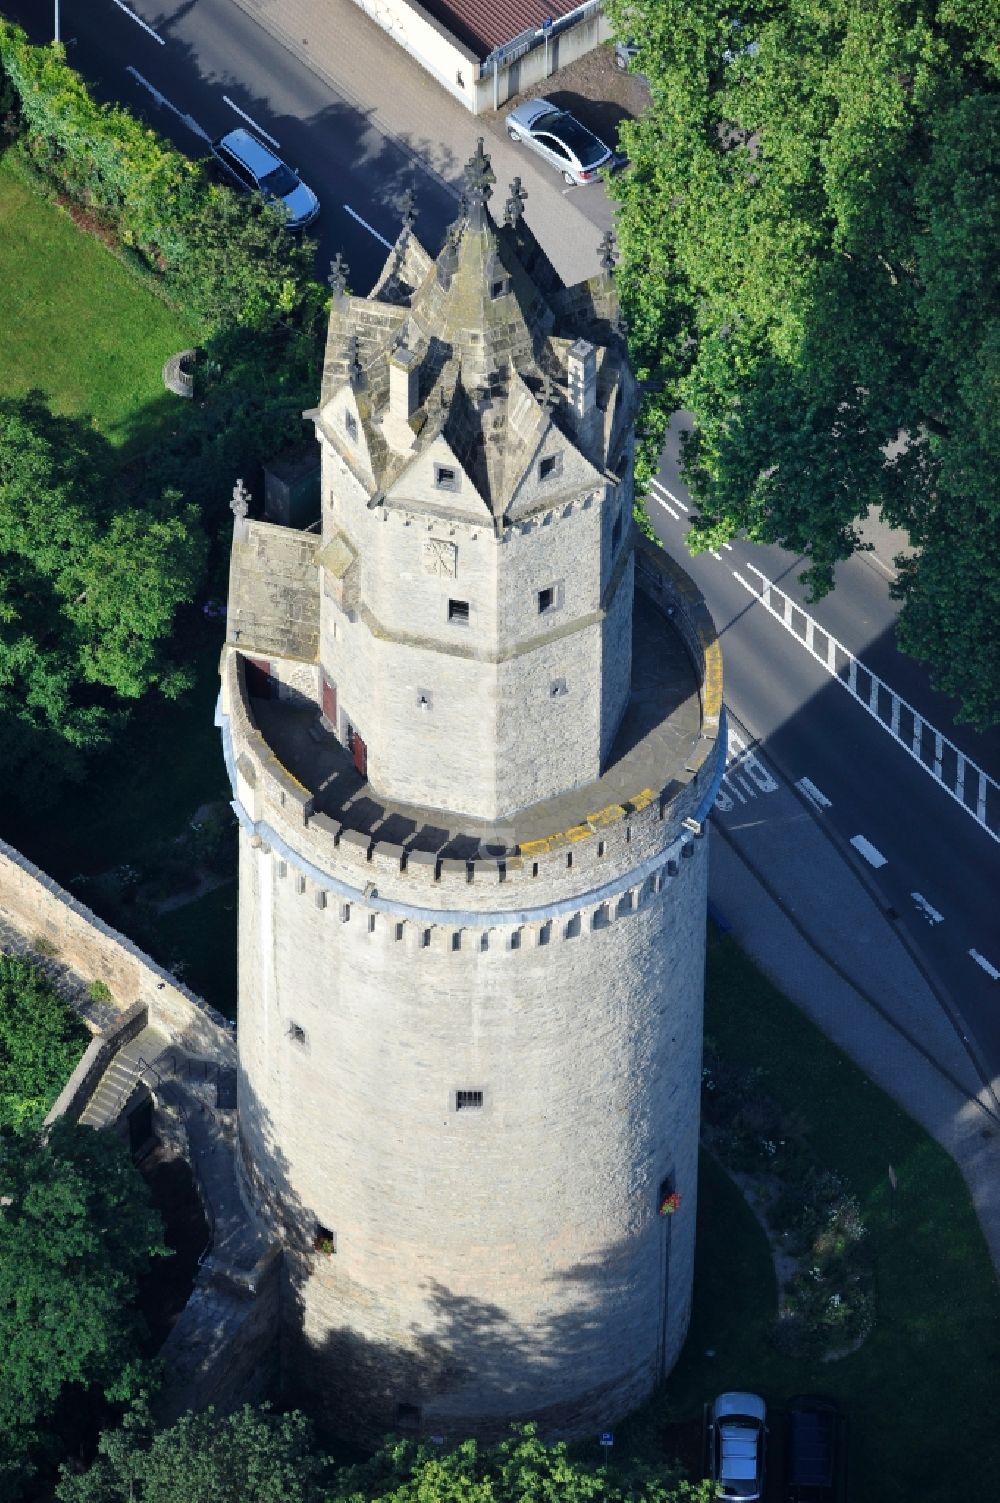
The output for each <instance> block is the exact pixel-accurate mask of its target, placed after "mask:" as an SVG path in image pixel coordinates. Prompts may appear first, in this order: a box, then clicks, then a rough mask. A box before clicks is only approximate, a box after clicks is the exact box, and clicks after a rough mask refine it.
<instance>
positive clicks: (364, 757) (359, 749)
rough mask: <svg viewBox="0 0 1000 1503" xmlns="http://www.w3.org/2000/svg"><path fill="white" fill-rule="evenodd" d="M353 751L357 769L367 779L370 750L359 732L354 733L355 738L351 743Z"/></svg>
mask: <svg viewBox="0 0 1000 1503" xmlns="http://www.w3.org/2000/svg"><path fill="white" fill-rule="evenodd" d="M351 751H352V752H353V753H354V765H355V767H356V768H357V770H358V772H359V773H360V774H361V776H362V777H363V778H366V777H367V776H368V748H367V746H366V745H365V743H364V742H363V741H362V739H361V737H360V736H359V735H358V733H357V731H355V732H354V737H353V740H352V741H351Z"/></svg>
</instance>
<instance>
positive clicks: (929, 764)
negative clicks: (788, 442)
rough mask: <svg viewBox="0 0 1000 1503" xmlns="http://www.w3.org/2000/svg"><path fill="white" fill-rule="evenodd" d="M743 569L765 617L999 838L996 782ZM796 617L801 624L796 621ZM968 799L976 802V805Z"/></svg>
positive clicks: (781, 595)
mask: <svg viewBox="0 0 1000 1503" xmlns="http://www.w3.org/2000/svg"><path fill="white" fill-rule="evenodd" d="M746 568H747V570H748V572H749V573H751V574H755V575H756V576H757V578H758V579H759V580H760V584H759V586H758V585H756V584H751V583H750V582H749V581H748V580H746V579H745V578H744V577H743V575H742V574H741V573H740V572H739V570H738V569H733V570H732V575H733V578H734V579H735V580H736V581H737V583H739V584H741V585H742V586H743V588H744V589H745V590H746V591H747V593H748V594H750V595H752V596H753V597H754V599H755V600H757V601H759V602H760V604H761V605H762V606H763V607H764V609H765V610H766V611H767V613H768V615H770V616H773V617H774V619H775V621H777V622H779V623H780V624H781V625H782V626H783V627H784V628H785V630H786V631H787V632H788V633H789V635H790V636H792V637H794V638H795V640H796V642H798V643H799V645H800V646H802V647H804V648H805V649H806V651H807V652H808V653H809V654H810V656H811V657H812V658H814V659H815V661H816V662H817V663H819V664H820V666H821V667H822V668H825V669H826V671H827V673H829V674H830V676H831V678H833V679H835V680H836V682H837V683H838V684H840V685H841V687H842V688H844V689H846V690H847V692H848V694H850V695H851V697H852V699H854V700H855V701H856V702H857V703H858V704H859V705H861V707H862V709H864V710H866V711H867V712H868V714H869V715H871V716H872V718H873V719H874V720H876V721H877V722H878V724H879V725H880V726H881V727H882V729H883V730H885V731H888V733H889V735H890V736H891V737H892V739H893V740H894V741H895V742H896V745H897V746H901V747H902V748H903V750H904V751H905V752H908V753H909V755H910V756H911V757H912V758H913V760H914V761H915V762H916V763H917V764H918V765H919V766H920V767H922V768H923V769H924V771H925V772H926V773H928V774H929V776H930V777H932V778H933V779H934V781H935V782H936V783H937V784H938V786H939V787H941V788H943V789H944V791H945V792H946V793H947V794H948V795H949V797H951V798H953V799H954V800H955V802H956V803H957V804H958V805H959V806H960V807H961V808H963V809H964V810H965V812H966V814H970V815H971V816H972V818H973V819H974V820H975V821H976V823H977V824H978V825H980V826H981V828H982V829H984V830H985V831H986V833H987V834H988V835H990V836H991V837H992V839H993V840H996V841H1000V783H998V782H996V780H995V779H994V778H991V777H990V776H989V775H988V774H987V773H986V772H984V771H983V769H982V768H981V767H978V766H977V765H976V763H975V762H972V761H970V760H969V758H968V757H966V756H964V754H963V753H962V752H960V751H959V749H958V747H957V746H955V744H954V743H953V742H951V741H949V740H948V738H947V737H946V736H943V735H942V734H941V732H940V731H939V730H937V729H936V728H935V727H934V726H932V725H929V724H928V723H927V721H926V720H925V719H924V717H923V716H922V715H921V714H920V713H919V712H918V711H917V710H915V709H914V708H913V706H912V705H911V704H909V703H908V702H907V701H906V700H905V699H903V698H902V697H901V696H900V695H898V694H897V693H896V692H895V690H894V689H892V688H891V686H890V685H889V684H886V683H884V682H883V680H882V679H880V678H878V677H877V676H876V675H875V674H874V673H872V671H871V669H870V668H866V667H865V665H864V663H862V662H861V660H860V659H859V658H856V657H855V655H854V653H853V652H851V650H850V648H848V647H845V646H844V644H843V643H842V642H838V641H837V639H836V637H834V636H832V635H831V633H830V632H828V631H827V630H826V628H825V627H823V626H820V624H819V622H818V621H815V620H814V619H813V618H812V616H810V615H809V613H808V611H804V610H803V609H802V607H801V606H800V605H798V604H797V603H796V602H795V601H794V600H792V598H791V596H790V595H786V593H785V591H784V590H782V589H780V588H779V587H778V586H777V585H776V584H774V583H773V582H772V581H771V580H770V579H768V577H767V575H766V574H764V573H762V572H761V570H760V569H756V568H754V566H753V564H747V565H746ZM799 619H801V621H802V622H803V623H804V625H802V626H800V625H799V624H798V623H799ZM817 631H818V632H819V633H820V634H821V635H822V636H823V637H824V638H825V640H826V649H825V651H823V650H821V649H820V648H819V647H817V646H816V644H815V634H816V632H817ZM865 674H867V675H868V691H867V693H866V692H865V691H864V686H863V683H862V682H861V680H862V679H863V676H864V675H865ZM883 690H884V691H885V693H884V694H883V693H882V691H883ZM883 701H884V703H883ZM907 720H909V725H907V723H906V722H907ZM927 736H930V737H931V738H932V744H933V753H932V757H933V759H932V760H928V759H927V758H925V756H924V747H925V745H926V744H927V741H926V737H927ZM946 747H947V748H948V750H949V752H953V753H954V763H955V772H954V774H953V775H951V776H946V775H945V773H944V750H945V748H946ZM950 760H951V759H949V761H950ZM967 783H970V784H972V789H971V791H970V789H969V788H967ZM972 799H974V800H975V803H974V804H973V803H972Z"/></svg>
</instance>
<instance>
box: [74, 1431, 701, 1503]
mask: <svg viewBox="0 0 1000 1503" xmlns="http://www.w3.org/2000/svg"><path fill="white" fill-rule="evenodd" d="M99 1451H100V1454H99V1455H98V1458H97V1460H96V1461H95V1463H94V1465H93V1466H92V1467H90V1469H89V1470H88V1471H86V1472H84V1473H82V1474H76V1473H74V1472H72V1471H71V1470H70V1469H69V1468H65V1467H64V1469H63V1475H62V1481H61V1482H60V1484H59V1487H58V1489H57V1497H58V1499H59V1503H376V1500H377V1503H524V1500H526V1499H531V1500H535V1503H696V1500H698V1499H707V1498H708V1496H709V1493H708V1490H707V1489H706V1488H705V1487H692V1486H690V1485H689V1484H687V1483H684V1482H678V1480H677V1479H676V1477H673V1476H671V1475H670V1474H669V1472H668V1471H667V1470H665V1469H662V1468H661V1469H659V1470H653V1469H652V1468H643V1467H638V1468H633V1469H631V1470H624V1469H616V1471H615V1473H614V1474H613V1475H609V1473H608V1472H606V1471H604V1470H603V1469H601V1468H599V1467H596V1466H592V1465H587V1464H584V1463H582V1462H579V1461H574V1460H572V1459H571V1458H570V1456H569V1454H568V1453H567V1449H566V1447H565V1445H562V1444H556V1445H547V1444H546V1443H545V1442H544V1441H542V1440H540V1439H539V1438H538V1435H537V1434H536V1432H535V1430H534V1428H533V1427H531V1426H526V1427H525V1428H523V1429H520V1430H517V1431H516V1432H515V1433H514V1434H513V1435H512V1436H511V1437H510V1439H508V1440H505V1441H501V1442H500V1444H499V1445H495V1446H489V1447H487V1446H480V1445H477V1443H476V1442H475V1441H474V1440H469V1441H465V1442H464V1443H462V1444H460V1445H456V1446H453V1447H446V1446H436V1445H433V1446H428V1445H426V1444H421V1445H415V1444H413V1443H412V1442H408V1441H390V1442H388V1443H387V1444H386V1445H385V1446H384V1448H383V1449H382V1450H381V1451H379V1452H378V1453H377V1454H376V1455H375V1456H374V1457H373V1458H372V1460H371V1461H370V1462H368V1463H366V1464H365V1465H363V1466H357V1467H350V1468H345V1469H343V1470H341V1471H339V1472H336V1471H334V1468H333V1465H332V1463H331V1461H330V1459H329V1458H327V1457H325V1456H323V1455H322V1454H321V1453H319V1452H317V1451H316V1450H315V1449H314V1446H313V1443H312V1439H311V1435H310V1431H309V1427H308V1424H307V1422H306V1421H305V1419H304V1417H303V1416H302V1415H301V1414H298V1413H292V1414H286V1415H280V1416H279V1415H273V1414H271V1413H269V1412H268V1411H267V1410H266V1409H250V1408H246V1409H243V1410H241V1411H240V1412H239V1413H238V1414H233V1415H229V1416H226V1417H219V1416H217V1415H215V1414H214V1413H213V1411H212V1410H211V1409H208V1410H206V1411H205V1413H203V1414H198V1415H185V1417H184V1418H183V1419H181V1420H180V1421H179V1422H178V1423H177V1424H176V1425H174V1426H173V1427H172V1428H171V1429H169V1430H164V1431H161V1432H160V1433H159V1434H154V1433H153V1432H152V1430H151V1427H150V1425H149V1421H148V1417H147V1416H145V1415H144V1414H143V1413H142V1411H141V1410H137V1411H136V1412H135V1414H134V1415H133V1416H132V1417H131V1419H130V1421H129V1422H128V1423H127V1424H126V1425H124V1426H123V1427H122V1429H120V1430H117V1431H114V1432H111V1433H110V1434H107V1435H105V1436H103V1437H102V1439H101V1443H100V1448H99Z"/></svg>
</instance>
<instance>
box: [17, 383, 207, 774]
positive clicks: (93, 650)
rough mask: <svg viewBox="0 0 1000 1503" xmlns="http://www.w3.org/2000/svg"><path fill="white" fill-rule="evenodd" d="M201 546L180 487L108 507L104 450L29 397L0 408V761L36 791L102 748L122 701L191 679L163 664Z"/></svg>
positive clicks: (197, 577)
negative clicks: (44, 780)
mask: <svg viewBox="0 0 1000 1503" xmlns="http://www.w3.org/2000/svg"><path fill="white" fill-rule="evenodd" d="M206 551H207V543H206V539H205V536H204V533H203V532H202V529H201V526H200V523H199V520H198V515H197V511H196V509H195V508H194V507H192V506H184V505H182V504H181V502H180V501H179V498H178V495H177V493H176V492H175V491H170V490H167V491H164V492H162V493H161V494H160V495H159V496H158V497H157V498H156V499H155V500H154V501H152V502H150V503H149V504H148V505H146V506H145V507H143V508H139V507H137V506H126V505H121V504H119V505H118V506H116V505H115V504H114V476H113V471H112V465H111V459H110V455H109V449H108V445H107V444H106V442H105V441H104V440H102V439H100V438H99V436H98V435H96V434H93V433H91V432H90V431H89V430H88V429H87V427H86V425H85V424H84V423H82V422H80V421H78V420H77V419H73V418H60V417H55V416H54V415H53V414H52V413H51V412H50V411H49V410H48V409H47V408H46V407H45V406H44V403H43V402H42V400H41V398H40V396H39V394H38V393H32V394H29V395H28V396H27V397H23V398H16V399H15V398H5V399H0V756H2V759H3V762H4V766H5V768H6V769H7V772H8V774H15V775H16V777H18V778H31V777H32V775H34V778H35V783H36V785H37V782H38V781H39V780H40V777H41V776H43V775H45V774H47V773H48V771H49V770H50V769H51V768H53V767H58V768H60V769H61V770H64V771H65V770H69V771H75V770H78V767H79V761H78V755H79V753H80V752H82V751H84V750H86V749H88V748H92V747H96V746H100V745H102V744H104V743H105V742H107V740H108V739H109V737H110V735H111V733H112V731H113V730H114V728H115V726H116V725H117V724H119V723H120V721H121V717H122V710H123V702H124V701H127V700H134V699H137V698H139V697H140V696H141V695H142V694H144V693H146V692H147V691H148V690H150V689H152V688H156V689H158V690H159V691H160V693H162V694H164V695H165V696H166V697H168V698H174V697H176V696H177V694H179V693H180V692H181V691H182V690H183V689H184V688H185V687H186V685H187V683H188V680H189V674H188V671H187V670H186V668H185V667H184V666H183V665H179V664H177V663H176V662H175V661H173V659H172V658H171V656H170V652H169V635H170V631H171V627H172V625H173V622H174V618H175V616H176V613H177V610H178V608H179V607H180V606H181V605H183V604H185V603H186V602H188V601H190V600H192V599H193V597H194V595H195V593H196V591H197V589H198V586H199V584H200V582H201V580H202V577H203V574H204V568H205V557H206Z"/></svg>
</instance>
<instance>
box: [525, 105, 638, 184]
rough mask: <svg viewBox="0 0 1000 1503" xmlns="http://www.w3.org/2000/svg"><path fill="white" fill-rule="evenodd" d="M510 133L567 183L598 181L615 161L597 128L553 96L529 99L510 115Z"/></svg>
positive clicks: (612, 153)
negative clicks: (605, 169)
mask: <svg viewBox="0 0 1000 1503" xmlns="http://www.w3.org/2000/svg"><path fill="white" fill-rule="evenodd" d="M507 134H508V136H510V139H511V140H512V141H523V142H524V144H525V146H530V147H531V148H532V150H533V151H537V152H538V154H539V156H542V157H544V158H545V160H546V161H547V162H550V163H551V165H552V166H553V167H556V168H558V169H559V171H560V172H561V173H562V175H563V177H564V178H565V179H566V181H567V183H572V184H574V185H575V186H578V187H579V186H581V185H583V184H584V183H593V182H596V180H597V178H598V175H599V173H600V170H601V168H602V167H610V166H611V164H612V163H613V162H614V159H615V155H614V152H613V151H611V150H610V148H609V147H607V146H605V144H604V142H603V141H601V140H600V139H599V138H598V137H597V136H595V135H594V133H593V131H589V130H588V129H587V127H586V126H585V125H581V124H580V122H579V120H577V119H576V117H575V116H574V115H571V114H570V113H569V111H568V110H561V109H560V108H559V106H558V105H557V104H553V103H552V101H551V99H525V100H523V101H522V103H521V104H519V105H518V106H517V107H516V109H513V110H511V112H510V114H509V115H508V116H507Z"/></svg>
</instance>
